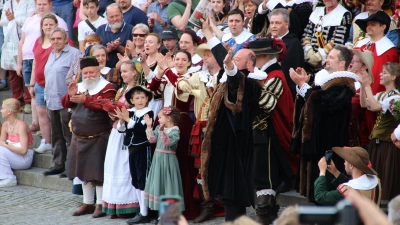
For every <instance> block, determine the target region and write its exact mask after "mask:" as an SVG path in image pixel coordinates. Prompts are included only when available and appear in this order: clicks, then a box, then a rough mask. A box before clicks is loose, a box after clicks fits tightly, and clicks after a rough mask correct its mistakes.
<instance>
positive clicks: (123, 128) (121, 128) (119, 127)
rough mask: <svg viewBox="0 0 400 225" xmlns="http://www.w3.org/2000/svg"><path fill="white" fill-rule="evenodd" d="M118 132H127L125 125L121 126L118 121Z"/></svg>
mask: <svg viewBox="0 0 400 225" xmlns="http://www.w3.org/2000/svg"><path fill="white" fill-rule="evenodd" d="M117 130H119V131H121V132H124V131H125V130H126V127H125V123H122V124H121V122H120V121H118V123H117Z"/></svg>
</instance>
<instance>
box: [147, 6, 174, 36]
mask: <svg viewBox="0 0 400 225" xmlns="http://www.w3.org/2000/svg"><path fill="white" fill-rule="evenodd" d="M169 3H170V2H168V3H167V4H165V5H164V7H162V8H161V6H160V3H159V2H158V1H157V2H153V3H151V4H150V6H149V9H148V10H147V14H149V13H152V12H155V13H157V14H158V15H160V17H161V19H162V20H164V21H165V22H167V23H168V24H169V25H172V23H171V21H170V20H169V18H168V14H167V8H168V5H169ZM162 25H164V24H162ZM162 25H161V24H159V23H157V22H155V21H154V27H153V33H156V34H158V35H159V36H161V33H162V31H163V30H164V28H163V27H162Z"/></svg>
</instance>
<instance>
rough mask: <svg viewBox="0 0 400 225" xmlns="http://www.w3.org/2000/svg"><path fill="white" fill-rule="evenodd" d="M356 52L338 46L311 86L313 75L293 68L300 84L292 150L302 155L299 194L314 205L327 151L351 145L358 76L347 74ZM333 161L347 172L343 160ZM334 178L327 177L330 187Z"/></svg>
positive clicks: (331, 187)
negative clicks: (355, 85)
mask: <svg viewBox="0 0 400 225" xmlns="http://www.w3.org/2000/svg"><path fill="white" fill-rule="evenodd" d="M351 59H352V53H351V51H350V50H349V49H347V48H346V47H343V46H335V47H334V48H333V49H332V51H330V52H329V55H328V56H327V58H326V67H325V69H324V70H321V71H320V72H318V73H317V74H316V76H315V79H314V84H313V86H312V87H311V86H310V85H308V84H307V82H308V81H309V78H310V75H307V73H306V72H305V70H304V69H302V68H297V69H296V70H294V69H293V68H291V69H290V77H291V78H292V80H293V81H294V83H295V84H296V85H297V87H296V89H297V93H298V97H297V99H296V104H295V115H294V129H293V133H292V138H293V139H292V142H291V151H292V152H293V153H298V154H300V153H301V155H300V156H301V158H300V170H299V172H298V174H299V176H298V177H300V181H299V185H300V187H299V192H300V194H301V195H303V196H305V197H307V199H308V200H309V201H312V202H314V201H315V199H314V181H315V180H316V179H317V177H318V167H317V164H318V161H319V160H320V159H321V158H322V157H323V156H324V155H325V151H326V150H328V149H332V147H334V146H348V144H349V126H350V119H351V99H352V97H353V96H354V94H355V88H354V81H357V80H358V76H357V75H356V74H354V73H352V72H348V71H346V70H347V69H348V66H349V64H350V62H351ZM332 160H333V162H334V163H335V165H336V166H338V169H339V171H341V172H343V171H344V170H343V169H344V168H343V160H342V159H341V158H340V157H338V156H337V155H336V154H334V155H333V157H332ZM332 179H333V176H332V175H329V174H327V176H326V180H327V187H328V190H332V189H334V188H335V187H333V186H332V185H331V184H330V183H331V181H332Z"/></svg>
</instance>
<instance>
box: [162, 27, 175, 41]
mask: <svg viewBox="0 0 400 225" xmlns="http://www.w3.org/2000/svg"><path fill="white" fill-rule="evenodd" d="M161 39H163V40H165V39H177V40H179V38H178V32H177V31H176V29H175V28H173V27H170V28H166V29H164V30H163V31H162V33H161Z"/></svg>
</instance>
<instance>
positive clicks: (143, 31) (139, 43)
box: [126, 23, 149, 58]
mask: <svg viewBox="0 0 400 225" xmlns="http://www.w3.org/2000/svg"><path fill="white" fill-rule="evenodd" d="M148 34H149V27H148V26H147V25H145V24H143V23H139V24H137V25H136V26H135V27H134V28H133V30H132V37H133V41H127V42H126V46H127V48H128V49H129V51H128V52H127V53H128V56H130V58H135V57H139V55H140V53H142V52H143V51H144V42H145V39H146V36H147V35H148Z"/></svg>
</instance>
